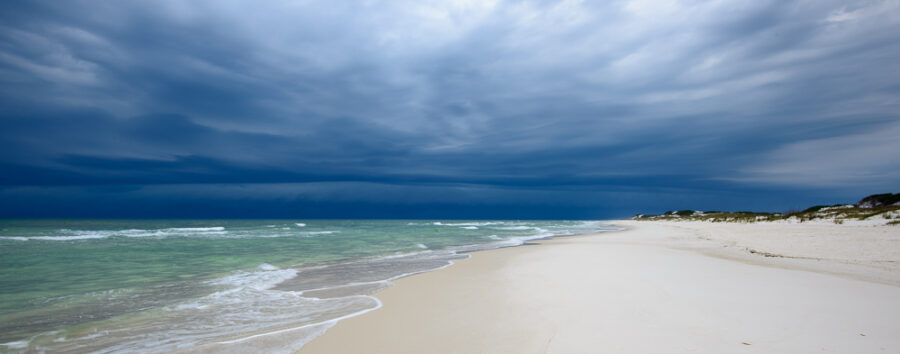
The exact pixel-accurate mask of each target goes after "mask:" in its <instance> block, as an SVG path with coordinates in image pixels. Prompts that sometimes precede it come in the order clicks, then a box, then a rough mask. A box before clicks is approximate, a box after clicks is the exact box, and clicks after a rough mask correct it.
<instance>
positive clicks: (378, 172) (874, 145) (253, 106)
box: [0, 0, 900, 219]
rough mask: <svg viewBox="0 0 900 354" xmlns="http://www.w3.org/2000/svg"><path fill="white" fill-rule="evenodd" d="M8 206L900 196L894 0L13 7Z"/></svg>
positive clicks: (175, 210)
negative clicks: (891, 194) (892, 193)
mask: <svg viewBox="0 0 900 354" xmlns="http://www.w3.org/2000/svg"><path fill="white" fill-rule="evenodd" d="M0 8H2V11H0V80H2V84H0V217H249V218H262V217H279V218H280V217H288V218H445V219H450V218H488V219H489V218H509V219H530V218H540V219H548V218H549V219H605V218H619V217H627V216H631V215H633V214H636V213H655V212H662V211H665V210H674V209H700V210H758V211H788V210H791V209H802V208H805V207H807V206H810V205H814V204H833V203H843V202H855V201H856V200H858V199H860V198H862V197H863V196H865V195H868V194H875V193H884V192H898V191H900V178H898V176H900V35H898V33H900V1H898V0H889V1H854V0H843V1H832V0H800V1H784V0H774V1H768V0H757V1H746V0H741V1H732V0H719V1H679V0H659V1H650V0H630V1H487V0H486V1H481V0H479V1H475V0H454V1H406V0H390V1H377V0H368V1H367V0H360V1H337V2H336V1H317V0H300V1H234V0H209V1H203V0H196V1H180V0H172V1H166V0H153V1H105V2H101V1H77V0H73V1H52V0H51V1H15V0H10V1H4V2H3V4H2V5H0Z"/></svg>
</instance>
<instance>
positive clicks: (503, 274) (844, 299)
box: [299, 221, 900, 353]
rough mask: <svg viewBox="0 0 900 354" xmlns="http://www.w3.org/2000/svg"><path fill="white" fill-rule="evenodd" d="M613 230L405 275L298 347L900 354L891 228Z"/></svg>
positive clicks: (895, 234)
mask: <svg viewBox="0 0 900 354" xmlns="http://www.w3.org/2000/svg"><path fill="white" fill-rule="evenodd" d="M614 223H615V224H616V225H621V226H624V227H627V228H628V230H627V231H621V232H612V233H603V234H599V235H591V236H576V237H564V238H556V239H552V240H546V241H540V242H539V243H540V245H539V246H524V247H514V248H505V249H497V250H490V251H484V252H478V253H474V254H473V256H472V258H470V259H466V260H461V261H458V262H457V264H456V265H454V266H452V267H449V268H446V269H443V270H439V271H435V272H429V273H424V274H419V275H415V276H411V277H408V278H404V279H399V280H397V281H396V286H395V287H392V288H389V289H386V290H383V291H381V292H379V293H376V294H375V297H377V298H378V299H380V300H381V301H382V304H383V305H382V308H380V309H378V310H376V311H372V312H370V313H367V314H364V315H361V316H358V317H353V318H349V319H346V320H343V321H340V322H339V323H338V324H337V325H336V326H334V327H333V328H331V329H329V330H328V331H327V332H325V334H324V335H322V336H321V337H319V338H317V339H315V340H313V341H312V342H310V343H308V344H307V345H306V346H304V347H303V348H302V349H301V350H300V351H299V352H300V353H345V352H359V353H363V352H364V353H420V352H432V353H474V352H483V353H506V352H508V353H547V352H550V353H587V352H617V353H622V352H625V353H628V352H635V353H637V352H641V353H645V352H667V353H671V352H675V353H679V352H714V353H718V352H736V351H742V352H743V351H752V352H760V353H772V352H776V353H777V352H783V353H803V352H820V351H828V352H848V353H849V352H897V351H900V337H897V335H896V334H897V333H900V306H897V303H896V299H898V298H900V266H898V265H900V228H898V227H896V226H867V225H837V224H787V223H753V224H740V223H708V222H664V221H649V222H648V221H640V222H637V221H616V222H614Z"/></svg>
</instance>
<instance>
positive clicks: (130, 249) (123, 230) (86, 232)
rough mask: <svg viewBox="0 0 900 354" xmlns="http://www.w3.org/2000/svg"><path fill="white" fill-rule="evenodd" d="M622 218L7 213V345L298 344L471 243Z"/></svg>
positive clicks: (485, 244)
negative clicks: (274, 338) (40, 216)
mask: <svg viewBox="0 0 900 354" xmlns="http://www.w3.org/2000/svg"><path fill="white" fill-rule="evenodd" d="M611 229H612V228H611V227H609V226H607V225H604V224H601V223H598V222H584V221H421V220H0V343H2V345H0V351H5V352H32V351H34V352H38V351H42V350H46V351H74V352H83V351H95V352H120V351H140V352H169V351H173V350H178V349H187V348H206V349H209V350H225V351H227V349H222V348H229V346H233V345H238V344H240V345H243V344H247V343H251V342H253V341H255V340H257V338H261V337H264V336H266V335H268V334H272V333H286V331H294V332H292V333H290V336H288V337H290V338H292V340H293V341H294V342H295V343H290V344H291V345H288V346H283V348H282V349H284V350H285V351H290V350H294V349H296V348H299V345H302V343H303V342H305V341H306V340H308V339H309V338H312V337H314V336H315V335H317V334H319V333H321V331H324V330H325V329H326V328H327V327H329V326H330V325H333V322H334V320H335V319H338V318H343V317H347V316H352V315H355V314H359V313H362V312H366V311H369V310H372V309H374V308H377V307H378V306H379V303H378V301H377V299H375V298H373V297H371V296H368V295H369V294H371V293H373V292H375V291H377V290H379V289H382V288H384V287H386V286H389V285H390V282H389V280H391V279H394V278H397V277H401V276H405V275H408V274H413V273H417V272H422V271H428V270H432V269H437V268H440V267H444V266H447V265H448V264H450V263H452V261H453V260H455V259H460V258H464V257H465V255H464V253H465V252H468V251H475V250H479V249H487V248H495V247H502V246H514V245H518V244H521V243H522V242H524V241H526V240H529V239H536V238H546V237H551V236H559V235H575V234H585V233H595V232H600V231H608V230H611ZM295 329H296V330H295ZM304 331H306V332H305V333H304ZM282 344H284V343H282ZM247 345H249V344H247ZM217 348H218V349H217ZM270 349H273V348H266V349H265V350H267V351H268V350H270Z"/></svg>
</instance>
